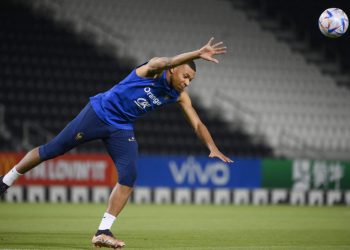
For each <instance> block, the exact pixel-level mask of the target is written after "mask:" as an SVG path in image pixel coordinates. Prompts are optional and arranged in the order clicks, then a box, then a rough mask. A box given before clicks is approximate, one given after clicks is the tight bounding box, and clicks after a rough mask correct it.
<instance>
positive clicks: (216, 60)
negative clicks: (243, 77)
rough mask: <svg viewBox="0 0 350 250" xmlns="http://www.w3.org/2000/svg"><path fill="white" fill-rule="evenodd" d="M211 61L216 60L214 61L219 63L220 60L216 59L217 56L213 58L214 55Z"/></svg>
mask: <svg viewBox="0 0 350 250" xmlns="http://www.w3.org/2000/svg"><path fill="white" fill-rule="evenodd" d="M210 61H211V62H214V63H219V60H218V59H216V58H213V57H212V58H211V59H210Z"/></svg>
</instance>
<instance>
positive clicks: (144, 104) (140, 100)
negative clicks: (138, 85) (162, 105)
mask: <svg viewBox="0 0 350 250" xmlns="http://www.w3.org/2000/svg"><path fill="white" fill-rule="evenodd" d="M134 103H136V105H137V106H138V107H139V108H140V109H146V108H147V107H151V104H149V102H148V101H147V100H146V99H145V98H137V100H135V101H134Z"/></svg>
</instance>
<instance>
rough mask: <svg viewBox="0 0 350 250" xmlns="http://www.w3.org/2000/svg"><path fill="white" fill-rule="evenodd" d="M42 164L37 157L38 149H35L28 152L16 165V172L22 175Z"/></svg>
mask: <svg viewBox="0 0 350 250" xmlns="http://www.w3.org/2000/svg"><path fill="white" fill-rule="evenodd" d="M41 162H42V160H41V159H40V156H39V148H38V147H36V148H34V149H32V150H31V151H29V152H28V153H27V154H26V155H25V156H24V157H23V158H22V160H21V161H20V162H19V163H17V165H16V170H17V172H18V173H20V174H24V173H26V172H28V171H29V170H31V169H32V168H34V167H36V166H37V165H39V164H40V163H41Z"/></svg>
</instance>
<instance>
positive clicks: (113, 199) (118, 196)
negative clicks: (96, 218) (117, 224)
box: [107, 183, 133, 216]
mask: <svg viewBox="0 0 350 250" xmlns="http://www.w3.org/2000/svg"><path fill="white" fill-rule="evenodd" d="M132 190H133V188H132V187H128V186H124V185H120V184H119V183H118V184H117V185H116V186H115V187H114V188H113V191H112V193H111V195H110V196H109V200H108V208H107V213H109V214H111V215H114V216H117V215H118V214H119V213H120V212H121V211H122V209H123V208H124V206H125V204H126V202H127V201H128V198H129V196H130V194H131V193H132Z"/></svg>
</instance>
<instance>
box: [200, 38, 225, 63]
mask: <svg viewBox="0 0 350 250" xmlns="http://www.w3.org/2000/svg"><path fill="white" fill-rule="evenodd" d="M213 42H214V37H212V38H210V40H209V42H208V43H207V44H206V45H204V46H203V47H202V48H201V49H200V50H199V57H200V58H202V59H204V60H207V61H210V62H214V63H219V60H218V59H216V58H214V57H213V56H214V55H220V54H225V53H226V47H225V46H223V42H218V43H215V44H213Z"/></svg>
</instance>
